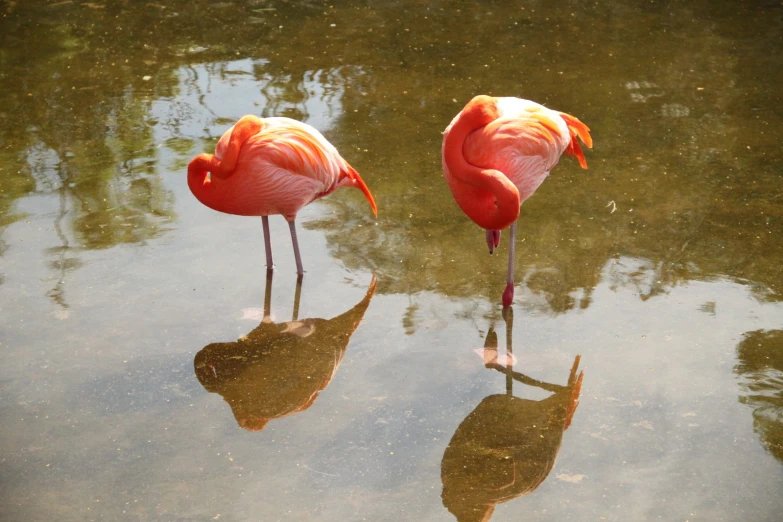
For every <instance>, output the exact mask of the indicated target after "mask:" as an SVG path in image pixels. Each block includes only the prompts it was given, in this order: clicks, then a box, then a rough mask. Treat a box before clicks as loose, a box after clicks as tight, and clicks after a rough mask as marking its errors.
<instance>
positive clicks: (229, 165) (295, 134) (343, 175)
mask: <svg viewBox="0 0 783 522" xmlns="http://www.w3.org/2000/svg"><path fill="white" fill-rule="evenodd" d="M188 186H189V187H190V190H191V192H193V195H194V196H196V198H197V199H198V200H199V201H201V202H202V203H203V204H204V205H206V206H208V207H209V208H211V209H214V210H217V211H220V212H225V213H226V214H236V215H240V216H261V219H262V222H263V228H264V247H265V249H266V266H267V270H271V269H272V267H273V264H272V245H271V242H270V237H269V217H268V216H270V215H273V214H282V215H283V217H285V219H286V221H288V226H289V228H290V230H291V241H292V242H293V245H294V257H295V259H296V273H297V274H298V275H299V278H300V279H301V277H302V275H303V274H304V270H303V268H302V258H301V256H300V255H299V243H298V242H297V239H296V226H295V223H294V220H295V219H296V214H297V212H299V210H301V209H302V207H304V206H305V205H308V204H309V203H311V202H313V201H315V200H316V199H318V198H322V197H324V196H326V195H329V194H331V193H332V192H334V191H335V190H336V189H338V188H340V187H356V188H358V189H360V190H361V191H362V192H363V193H364V196H365V197H366V198H367V201H369V202H370V206H371V207H372V211H373V213H374V214H375V215H376V216H377V215H378V209H377V207H376V206H375V200H374V199H373V197H372V194H371V193H370V190H369V189H368V188H367V185H365V184H364V181H362V178H361V177H360V176H359V173H358V172H356V171H355V170H354V169H353V168H352V167H351V166H350V165H349V164H348V162H346V161H345V160H344V159H343V158H342V157H341V156H340V154H339V153H338V152H337V149H335V148H334V146H332V144H331V143H329V142H328V141H326V138H324V137H323V136H322V135H321V133H320V132H318V131H317V130H316V129H314V128H313V127H311V126H310V125H307V124H305V123H301V122H298V121H296V120H292V119H289V118H265V119H261V118H258V117H257V116H243V117H242V118H241V119H240V120H239V121H238V122H237V123H236V124H235V125H234V126H233V127H232V128H230V129H229V130H227V131H226V132H225V134H223V137H222V138H220V141H219V142H218V144H217V147H216V148H215V155H214V156H213V155H212V154H199V155H198V156H196V157H195V158H193V160H192V161H191V162H190V164H189V165H188Z"/></svg>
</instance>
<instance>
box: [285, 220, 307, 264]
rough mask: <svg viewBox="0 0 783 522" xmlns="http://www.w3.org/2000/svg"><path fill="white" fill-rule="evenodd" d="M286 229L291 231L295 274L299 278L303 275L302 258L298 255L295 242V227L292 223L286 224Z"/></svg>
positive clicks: (297, 243)
mask: <svg viewBox="0 0 783 522" xmlns="http://www.w3.org/2000/svg"><path fill="white" fill-rule="evenodd" d="M288 228H290V229H291V242H292V243H293V244H294V259H296V273H297V274H298V275H299V276H300V277H301V276H302V275H304V269H302V258H301V256H300V255H299V242H298V241H297V240H296V225H295V224H294V221H293V220H291V221H289V222H288Z"/></svg>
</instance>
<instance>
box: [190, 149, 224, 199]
mask: <svg viewBox="0 0 783 522" xmlns="http://www.w3.org/2000/svg"><path fill="white" fill-rule="evenodd" d="M219 164H220V160H219V159H217V158H216V157H215V156H213V155H212V154H199V155H198V156H196V157H195V158H193V159H192V160H191V161H190V163H189V164H188V187H189V188H190V191H191V192H192V193H193V195H194V196H196V199H198V200H199V201H201V202H202V203H204V204H206V205H207V206H211V205H209V204H207V201H206V200H207V199H208V198H209V193H210V189H211V188H212V187H211V185H212V178H211V177H210V173H212V172H215V171H217V169H218V167H219Z"/></svg>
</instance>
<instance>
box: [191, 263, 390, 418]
mask: <svg viewBox="0 0 783 522" xmlns="http://www.w3.org/2000/svg"><path fill="white" fill-rule="evenodd" d="M376 286H377V280H376V277H375V275H374V274H373V277H372V281H371V282H370V286H369V288H368V289H367V293H366V294H365V296H364V298H363V299H362V300H361V301H359V303H357V304H356V306H354V307H353V308H351V309H350V310H348V311H347V312H345V313H343V314H341V315H338V316H337V317H334V318H333V319H328V320H327V319H301V320H299V319H297V315H298V309H299V297H300V294H301V279H299V280H298V281H297V288H296V296H295V298H294V312H293V319H292V320H291V321H288V322H285V323H274V322H272V319H271V317H270V303H271V300H272V275H271V272H268V273H267V279H266V290H265V296H264V317H263V319H262V321H261V324H260V325H258V326H257V327H256V328H255V329H254V330H253V331H252V332H250V333H249V334H247V335H246V336H243V337H241V338H240V339H239V340H238V341H235V342H229V343H212V344H209V345H207V346H205V347H204V348H203V349H202V350H201V351H200V352H198V353H197V354H196V358H195V360H194V366H195V371H196V377H198V380H199V382H201V384H202V385H203V386H204V388H205V389H206V390H207V391H209V392H212V393H219V394H220V395H221V396H222V397H223V399H224V400H225V401H226V402H227V403H228V404H229V406H231V410H232V412H233V413H234V417H235V418H236V420H237V422H238V423H239V425H240V426H241V427H242V428H244V429H246V430H249V431H259V430H262V429H263V428H264V427H265V426H266V424H267V423H268V422H269V421H270V420H271V419H277V418H281V417H285V416H288V415H291V414H294V413H297V412H300V411H304V410H306V409H307V408H309V407H310V405H311V404H312V403H313V401H315V399H316V397H318V394H319V393H320V392H321V390H323V389H324V388H326V386H327V385H328V384H329V382H330V381H331V380H332V377H334V374H335V372H336V371H337V367H338V366H339V364H340V361H341V360H342V358H343V355H344V354H345V349H346V348H347V346H348V341H349V340H350V338H351V335H352V334H353V332H354V330H356V327H357V326H359V323H360V322H361V320H362V318H363V317H364V313H365V311H366V310H367V307H368V306H369V304H370V300H371V299H372V296H373V294H375V288H376Z"/></svg>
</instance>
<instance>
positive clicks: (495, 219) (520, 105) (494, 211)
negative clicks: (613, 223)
mask: <svg viewBox="0 0 783 522" xmlns="http://www.w3.org/2000/svg"><path fill="white" fill-rule="evenodd" d="M577 136H578V137H579V139H580V140H582V142H583V143H584V144H585V145H587V146H588V147H591V148H592V146H593V140H592V138H591V137H590V129H589V128H588V127H587V125H585V124H584V123H582V122H581V121H579V120H578V119H576V118H575V117H573V116H571V115H569V114H565V113H563V112H557V111H553V110H550V109H547V108H546V107H544V106H543V105H539V104H537V103H535V102H532V101H529V100H522V99H520V98H493V97H491V96H476V97H475V98H473V99H472V100H471V101H470V102H468V104H467V105H466V106H465V108H464V109H462V111H461V112H460V113H459V114H457V116H456V117H455V118H454V119H453V120H452V121H451V123H450V124H449V126H448V127H446V130H445V131H444V133H443V152H442V153H443V156H442V159H443V173H444V176H445V177H446V182H447V183H448V184H449V188H450V189H451V193H452V194H453V196H454V199H455V200H456V202H457V204H458V205H459V207H460V208H461V209H462V210H463V211H464V212H465V214H467V216H468V217H469V218H470V219H472V220H473V221H474V222H475V223H476V224H477V225H479V226H480V227H482V228H484V229H486V231H487V232H486V235H487V245H488V246H489V253H490V254H491V253H492V252H493V251H494V249H495V247H497V246H498V243H499V242H500V231H501V230H502V229H504V228H506V227H509V226H510V227H511V239H510V240H509V241H510V246H509V256H508V279H507V284H506V289H505V291H504V292H503V306H504V307H507V306H510V305H511V302H512V301H513V299H514V240H515V237H516V226H517V218H518V217H519V207H520V205H521V204H522V203H523V202H524V201H525V200H526V199H527V198H529V197H530V196H532V195H533V193H534V192H535V191H536V189H537V188H538V187H539V186H540V185H541V183H543V181H544V179H546V177H547V176H548V175H549V171H551V170H552V169H553V168H554V166H555V165H557V162H558V160H559V159H560V156H561V155H562V154H563V153H566V154H569V155H571V156H575V157H576V158H578V159H579V165H581V167H582V168H583V169H586V168H587V162H586V161H585V156H584V153H583V152H582V148H581V146H580V145H579V143H578V142H577V140H576V138H577Z"/></svg>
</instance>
